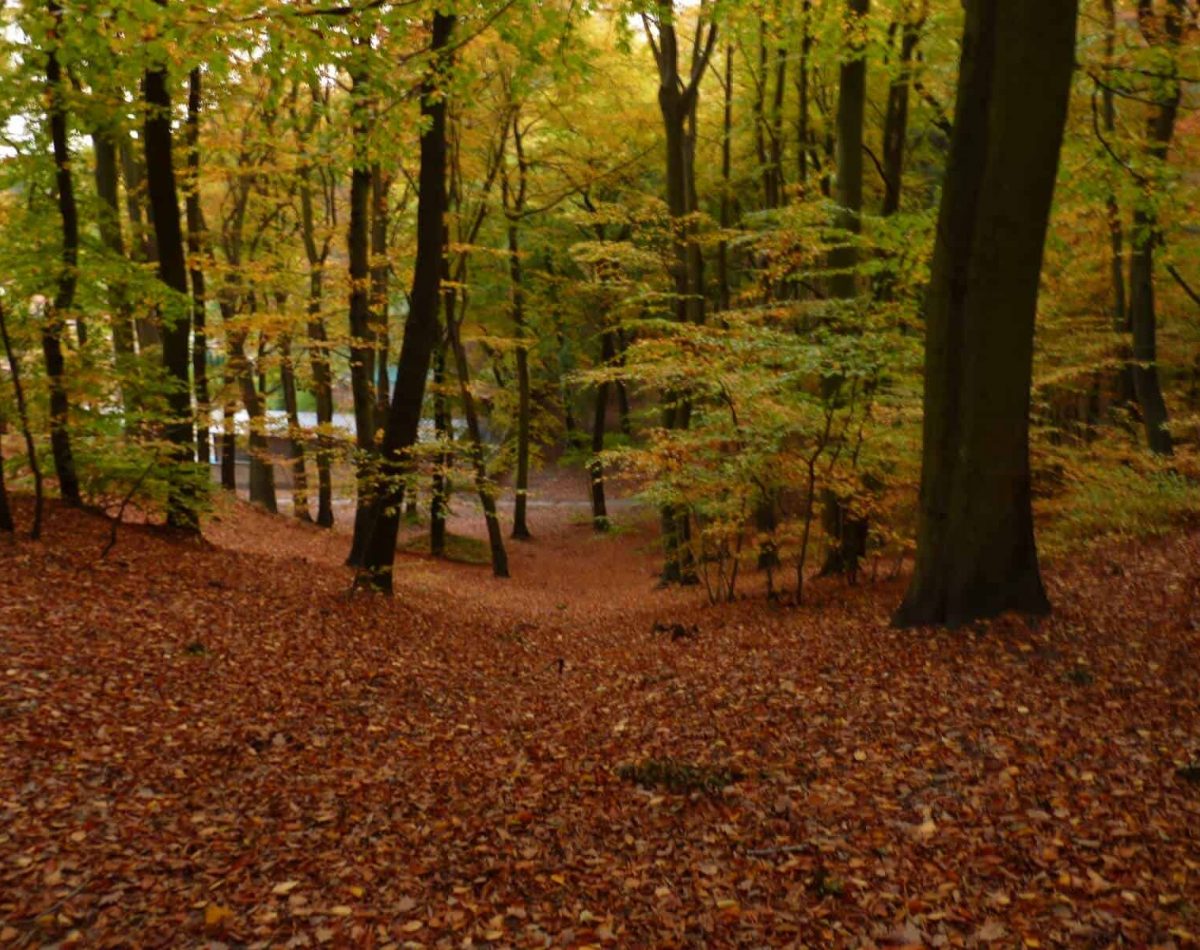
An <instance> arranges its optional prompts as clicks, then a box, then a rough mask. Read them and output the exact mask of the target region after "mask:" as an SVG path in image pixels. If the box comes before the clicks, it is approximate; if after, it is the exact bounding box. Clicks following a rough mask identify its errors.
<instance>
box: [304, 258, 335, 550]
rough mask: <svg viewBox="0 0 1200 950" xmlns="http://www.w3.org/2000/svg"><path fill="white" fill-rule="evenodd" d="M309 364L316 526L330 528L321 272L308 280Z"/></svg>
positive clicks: (328, 385) (329, 400)
mask: <svg viewBox="0 0 1200 950" xmlns="http://www.w3.org/2000/svg"><path fill="white" fill-rule="evenodd" d="M308 282H309V291H308V341H309V342H308V360H309V363H310V364H311V365H312V377H313V384H312V385H313V397H314V399H315V400H316V404H317V524H318V525H320V526H321V527H322V528H332V527H333V473H332V465H333V435H332V433H331V432H330V429H331V428H332V426H333V378H332V373H331V372H330V369H329V349H328V346H329V343H328V340H327V338H326V335H325V321H324V320H323V319H322V318H321V269H320V267H317V268H315V269H313V270H311V271H310V272H309V277H308Z"/></svg>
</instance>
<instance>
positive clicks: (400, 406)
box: [362, 12, 455, 593]
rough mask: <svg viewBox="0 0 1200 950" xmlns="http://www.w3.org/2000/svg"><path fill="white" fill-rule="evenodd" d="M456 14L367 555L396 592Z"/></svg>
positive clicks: (430, 78) (435, 36) (443, 60)
mask: <svg viewBox="0 0 1200 950" xmlns="http://www.w3.org/2000/svg"><path fill="white" fill-rule="evenodd" d="M454 20H455V18H454V16H450V15H446V14H442V13H437V12H435V13H434V14H433V29H432V38H431V40H430V49H431V51H432V53H433V57H434V61H435V62H434V65H433V67H432V68H431V71H430V72H429V73H428V74H427V75H426V77H425V80H424V81H423V82H422V84H421V115H422V118H423V120H424V123H423V125H422V129H423V131H422V133H421V164H420V171H419V173H418V188H419V197H418V200H417V257H416V262H415V264H414V267H413V285H412V293H411V294H410V295H409V313H408V319H407V320H406V321H405V323H404V337H403V340H402V341H401V344H400V356H399V359H398V360H397V362H396V384H395V387H394V388H393V389H392V404H391V407H390V409H389V412H388V420H387V428H386V430H385V432H384V437H383V448H382V457H383V464H384V467H385V474H387V475H388V478H387V479H386V480H385V482H384V486H383V491H382V492H381V493H380V495H379V496H378V498H377V500H376V503H375V506H374V510H373V511H372V519H371V520H372V524H371V531H370V538H369V542H368V544H367V545H366V549H365V557H364V558H363V572H362V573H363V576H364V579H365V580H366V581H367V582H368V583H369V584H370V585H371V586H373V587H375V588H377V589H379V590H383V591H386V592H388V593H391V590H392V567H393V565H394V564H395V560H396V535H397V533H398V532H399V530H400V511H401V506H402V505H403V502H404V481H403V477H402V476H403V475H405V474H406V473H407V470H408V469H409V467H410V465H411V461H410V459H409V458H408V453H409V450H410V449H411V448H412V447H413V446H414V445H415V444H416V442H417V434H418V426H419V425H420V421H421V407H422V404H423V402H424V399H425V377H426V375H427V374H428V373H429V362H430V359H431V357H432V355H433V349H434V345H435V344H436V342H437V336H438V304H439V302H440V300H439V298H440V287H441V276H442V244H443V221H442V218H443V215H444V214H445V209H446V99H445V96H443V95H440V94H439V93H440V90H439V80H440V74H439V70H441V69H444V68H448V66H449V60H450V59H451V54H449V53H448V52H447V47H448V45H449V42H450V34H451V31H452V30H453V29H454Z"/></svg>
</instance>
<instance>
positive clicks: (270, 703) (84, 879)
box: [0, 488, 1200, 948]
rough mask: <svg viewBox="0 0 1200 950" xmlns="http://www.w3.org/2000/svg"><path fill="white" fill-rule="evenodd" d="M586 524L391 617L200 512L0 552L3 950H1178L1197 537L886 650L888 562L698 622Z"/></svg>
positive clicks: (652, 552) (53, 527) (678, 594)
mask: <svg viewBox="0 0 1200 950" xmlns="http://www.w3.org/2000/svg"><path fill="white" fill-rule="evenodd" d="M571 490H572V491H574V490H575V489H574V488H572V489H571ZM465 508H466V506H465V505H464V509H465ZM17 513H18V516H19V517H20V518H21V521H22V523H23V524H27V523H28V513H29V512H28V502H27V500H26V499H18V511H17ZM585 514H586V509H583V508H580V509H578V510H576V509H575V508H574V507H572V506H571V505H569V504H563V505H560V506H554V505H542V506H540V507H537V508H535V510H534V518H533V524H532V527H533V530H534V533H535V535H536V540H535V541H534V542H532V543H526V544H512V545H511V546H510V554H511V560H512V567H513V574H514V577H513V579H511V580H509V581H499V580H495V579H493V578H492V577H491V574H490V571H489V570H488V568H487V567H486V566H477V565H467V564H448V563H442V562H435V561H431V560H429V559H428V558H425V557H421V556H417V555H403V556H402V557H401V558H400V562H399V567H398V571H397V577H396V588H397V596H396V597H395V598H394V599H391V600H387V599H383V598H380V597H377V596H373V595H365V594H356V595H353V596H351V595H350V594H349V593H348V591H349V587H350V580H351V576H350V574H349V572H348V571H347V569H345V568H344V567H342V565H341V562H342V559H343V557H344V554H345V551H346V546H347V545H346V542H347V537H346V535H345V534H344V533H334V534H330V533H328V532H321V531H319V530H318V529H316V528H313V527H311V526H305V525H301V524H299V523H296V522H295V521H293V520H292V519H289V518H286V517H271V516H267V515H264V514H261V513H258V512H256V511H253V510H251V509H250V508H249V507H247V506H245V505H243V504H234V503H230V502H226V503H224V504H223V505H222V507H221V509H220V510H219V511H218V513H217V515H216V517H215V518H214V519H213V520H212V521H211V523H210V524H209V525H208V526H207V527H206V530H205V537H204V540H203V541H201V542H194V541H193V542H183V541H180V540H177V539H172V538H170V537H166V536H163V535H162V534H161V533H160V532H157V531H155V530H154V529H151V528H146V527H143V526H124V527H122V528H121V530H120V533H119V538H118V541H117V544H116V546H115V547H114V548H113V549H112V550H111V552H110V553H109V554H108V555H107V557H105V558H103V559H101V558H100V554H101V551H102V550H103V548H104V547H105V544H106V542H107V540H108V536H109V526H108V524H107V523H105V522H104V521H103V520H102V519H100V518H99V517H97V516H94V515H88V514H82V513H79V512H70V511H67V510H65V509H62V508H60V507H57V506H54V507H51V508H50V510H49V518H48V524H47V530H46V534H45V538H44V540H43V541H42V542H39V543H31V542H28V541H26V540H22V539H18V541H17V542H16V543H15V544H13V543H7V542H0V947H3V948H8V947H27V946H42V945H46V944H54V943H61V944H63V945H73V944H77V945H80V946H161V947H176V946H197V945H213V946H220V945H224V946H231V947H232V946H245V945H260V946H268V945H269V946H308V947H316V946H321V945H326V946H334V947H336V946H379V947H382V946H385V945H398V946H482V945H489V944H490V945H496V946H503V945H510V946H519V947H535V946H544V945H551V944H552V945H561V946H576V947H578V946H584V945H606V946H614V947H649V946H733V945H746V946H756V947H762V946H785V945H807V946H812V947H830V946H838V947H841V946H846V947H859V946H864V947H865V946H877V945H909V946H922V945H924V946H931V947H934V946H967V947H972V946H985V945H991V946H997V947H1013V946H1022V945H1023V946H1029V947H1036V946H1043V947H1048V946H1070V947H1107V946H1139V947H1142V946H1153V945H1158V946H1164V947H1166V946H1176V947H1185V946H1194V945H1195V941H1196V936H1195V935H1196V934H1200V762H1198V761H1197V759H1198V757H1200V663H1198V662H1197V659H1198V657H1200V533H1197V532H1194V531H1185V530H1182V529H1181V530H1180V531H1179V532H1177V533H1175V534H1174V535H1172V536H1169V537H1167V538H1164V539H1159V540H1155V541H1152V542H1145V543H1136V544H1134V543H1129V544H1125V545H1121V546H1113V547H1107V548H1103V549H1100V550H1098V551H1096V552H1095V553H1093V554H1092V555H1091V556H1089V557H1087V558H1085V559H1078V560H1075V561H1073V562H1070V563H1058V564H1051V565H1049V566H1048V567H1047V572H1046V573H1047V583H1048V586H1049V589H1050V591H1051V595H1052V598H1053V600H1054V603H1055V606H1056V610H1055V613H1054V615H1053V616H1052V617H1051V618H1050V619H1048V620H1047V621H1045V622H1043V623H1041V624H1040V625H1036V626H1030V625H1026V624H1025V623H1023V622H1021V621H1018V620H1015V619H1011V618H1002V619H1001V620H998V621H996V622H993V623H990V624H981V625H978V626H977V627H975V628H972V629H969V630H963V631H958V632H944V631H898V630H894V629H892V628H891V627H890V626H889V625H888V616H889V612H890V611H891V609H892V608H893V607H894V606H895V604H896V603H897V601H898V599H899V597H900V596H901V593H902V580H894V581H887V582H879V583H866V584H863V585H860V586H858V587H853V588H852V587H848V586H846V585H844V584H842V583H840V582H820V583H818V584H816V585H814V587H813V596H812V598H811V603H810V604H809V605H807V606H805V607H802V608H786V607H772V606H769V605H767V604H766V603H765V602H764V601H763V599H762V598H760V597H757V596H756V597H753V598H750V599H746V600H742V601H739V602H737V603H734V604H728V605H721V606H717V607H710V606H707V605H706V603H705V602H704V597H703V594H702V593H701V592H699V591H697V590H695V589H690V590H686V591H680V590H669V591H659V590H656V589H655V578H654V569H655V566H656V549H655V545H654V533H653V525H652V523H651V520H650V519H649V518H646V517H644V516H643V517H642V518H641V519H640V520H639V516H638V515H637V513H636V511H635V510H633V509H630V508H628V507H627V508H625V509H622V511H621V519H620V520H622V522H623V523H624V528H623V530H621V531H618V532H616V533H615V534H614V535H613V536H612V537H608V538H594V537H593V535H592V532H591V531H590V530H589V528H588V527H587V525H586V523H585V522H584V521H583V518H582V517H581V516H583V515H585ZM468 521H469V519H464V521H463V524H462V525H459V526H457V527H456V528H455V530H461V531H464V532H468V531H469V530H477V528H478V525H471V524H468V523H467V522H468ZM656 623H659V624H667V625H673V624H680V625H681V626H682V627H683V629H684V630H685V631H687V632H688V633H689V634H691V635H688V636H684V637H679V638H676V637H673V636H672V635H671V633H669V632H668V633H654V632H652V628H653V627H654V625H655V624H656ZM693 625H694V626H695V632H694V634H692V627H693ZM639 780H640V784H639Z"/></svg>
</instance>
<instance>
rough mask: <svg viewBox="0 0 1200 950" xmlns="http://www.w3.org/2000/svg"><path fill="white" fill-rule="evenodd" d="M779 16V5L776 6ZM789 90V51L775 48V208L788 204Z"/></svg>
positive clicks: (772, 151) (773, 152)
mask: <svg viewBox="0 0 1200 950" xmlns="http://www.w3.org/2000/svg"><path fill="white" fill-rule="evenodd" d="M775 11H776V15H777V16H778V15H779V4H778V3H776V5H775ZM786 90H787V50H785V49H784V48H783V46H781V45H780V46H776V47H775V90H774V95H773V98H772V100H771V125H770V135H771V147H770V155H771V192H772V194H771V198H772V201H773V203H772V205H771V207H773V208H778V207H781V206H783V205H784V204H786V203H787V192H786V190H785V188H786V185H787V182H786V181H785V180H784V176H783V97H784V93H785V91H786Z"/></svg>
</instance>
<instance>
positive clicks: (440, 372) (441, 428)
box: [429, 290, 456, 557]
mask: <svg viewBox="0 0 1200 950" xmlns="http://www.w3.org/2000/svg"><path fill="white" fill-rule="evenodd" d="M443 297H444V300H445V303H444V311H445V313H447V314H449V316H447V317H446V324H447V326H448V325H449V323H450V321H451V320H453V319H454V308H455V306H456V304H455V293H454V291H453V290H447V291H446V293H445V294H444V295H443ZM445 385H446V341H445V339H441V340H439V341H438V345H437V348H436V349H435V350H434V353H433V386H434V389H433V425H434V431H435V432H436V434H437V440H438V442H439V443H442V444H445V443H446V442H448V441H449V440H450V437H451V432H450V412H449V407H448V406H447V404H446V393H445V390H444V387H445ZM452 459H453V456H452V455H451V454H450V452H449V451H446V450H445V449H443V450H442V451H441V452H439V453H438V457H437V462H436V463H435V466H434V470H433V485H432V491H431V492H430V499H429V553H430V555H431V556H433V557H444V556H445V554H446V515H447V514H448V512H449V508H450V492H451V484H450V463H451V461H452Z"/></svg>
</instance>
